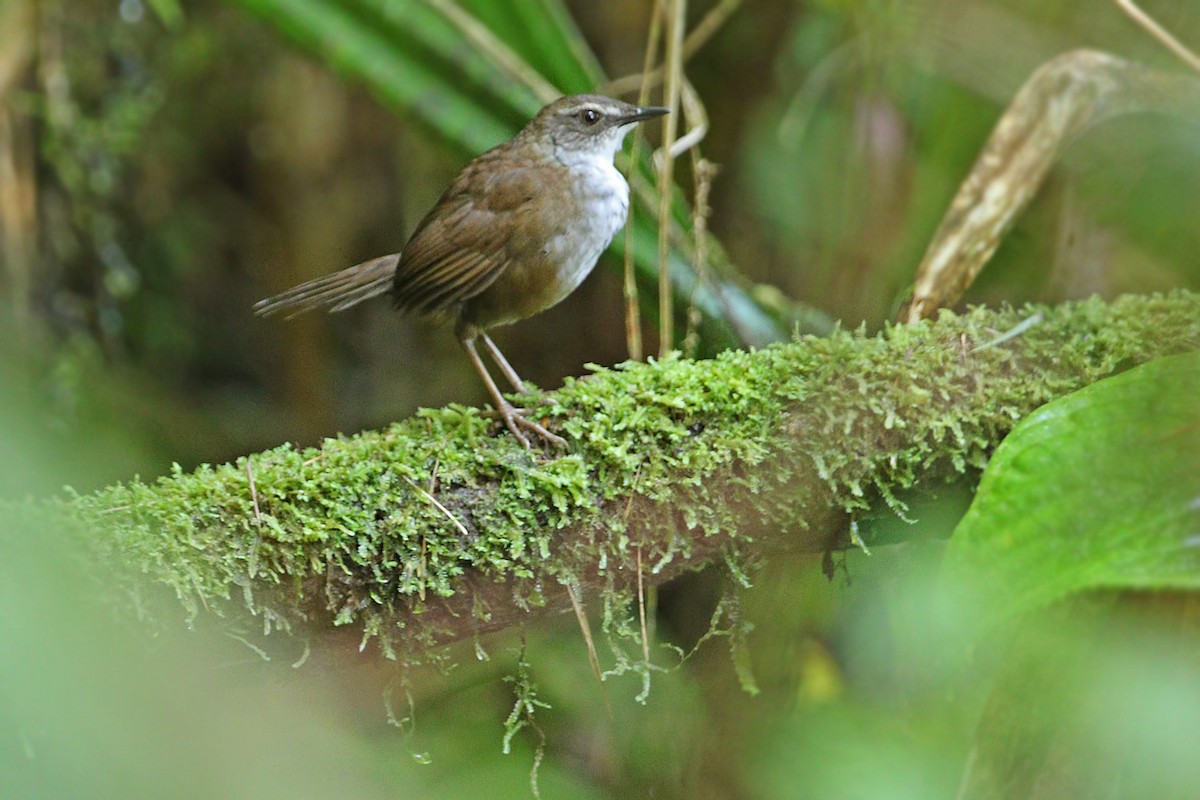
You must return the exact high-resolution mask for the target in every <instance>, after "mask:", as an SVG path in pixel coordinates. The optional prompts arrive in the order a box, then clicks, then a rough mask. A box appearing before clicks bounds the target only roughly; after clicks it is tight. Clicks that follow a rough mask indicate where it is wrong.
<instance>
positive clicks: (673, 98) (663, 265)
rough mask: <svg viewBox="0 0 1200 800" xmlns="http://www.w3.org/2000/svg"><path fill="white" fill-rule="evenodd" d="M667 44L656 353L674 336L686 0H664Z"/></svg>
mask: <svg viewBox="0 0 1200 800" xmlns="http://www.w3.org/2000/svg"><path fill="white" fill-rule="evenodd" d="M667 3H668V4H667V47H666V53H665V55H664V57H665V59H666V66H667V81H666V85H665V86H664V89H663V95H664V96H663V105H665V106H666V107H667V108H669V109H671V113H670V114H668V115H667V117H666V120H665V121H664V122H663V134H662V137H663V140H662V151H663V159H662V164H661V166H660V167H659V170H658V326H659V327H658V355H659V358H665V357H666V356H667V354H668V353H670V352H671V349H672V346H673V344H674V338H675V330H674V328H675V318H674V317H675V314H674V312H675V305H674V298H672V297H671V244H670V220H671V194H672V192H671V190H672V188H674V183H675V180H674V177H675V158H674V156H673V155H672V152H671V148H672V146H673V145H674V143H675V131H676V129H677V125H678V117H679V114H678V111H679V93H680V84H681V83H682V77H683V24H684V18H685V16H686V15H687V0H667Z"/></svg>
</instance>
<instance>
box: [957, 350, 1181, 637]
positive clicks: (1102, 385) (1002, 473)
mask: <svg viewBox="0 0 1200 800" xmlns="http://www.w3.org/2000/svg"><path fill="white" fill-rule="evenodd" d="M1198 397H1200V356H1198V355H1196V354H1188V355H1182V356H1175V357H1171V358H1164V359H1160V360H1158V361H1154V362H1151V363H1149V364H1146V365H1144V366H1141V367H1138V368H1136V369H1131V370H1129V371H1128V372H1126V373H1124V374H1121V375H1118V376H1116V377H1114V378H1109V379H1108V380H1104V381H1100V382H1099V383H1096V384H1094V385H1092V386H1089V387H1087V388H1085V389H1082V390H1080V391H1078V392H1076V393H1074V394H1072V395H1070V396H1068V397H1065V398H1063V399H1061V400H1058V401H1056V402H1053V403H1049V404H1047V405H1046V406H1044V407H1042V408H1041V409H1039V410H1038V411H1036V412H1035V413H1034V414H1032V415H1031V416H1029V417H1028V418H1027V419H1025V420H1024V421H1023V422H1022V423H1021V424H1020V425H1018V426H1017V428H1016V429H1014V430H1013V432H1012V434H1010V435H1009V437H1008V438H1007V439H1006V440H1005V441H1004V443H1003V444H1002V445H1001V446H1000V447H999V449H997V451H996V454H995V456H994V457H993V458H992V461H991V463H990V465H989V466H988V469H987V471H986V472H985V473H984V477H983V480H982V481H981V483H980V485H979V492H978V495H977V497H976V499H975V502H974V503H973V504H972V506H971V508H970V510H969V511H968V512H967V515H966V516H965V517H964V518H963V520H962V522H961V523H960V524H959V526H958V528H957V530H956V531H955V533H954V536H953V537H952V538H951V540H950V546H949V549H948V551H947V554H946V562H945V572H944V575H945V577H946V578H947V579H948V580H950V581H951V582H952V583H953V584H956V585H966V586H976V587H977V588H979V589H980V593H979V595H978V596H979V597H980V598H981V599H982V600H984V601H985V602H986V603H987V606H988V607H987V610H986V612H985V613H984V615H983V616H982V617H981V621H984V622H992V623H995V622H1003V621H1006V620H1008V619H1011V618H1012V617H1014V616H1016V615H1018V614H1020V613H1022V612H1025V611H1029V610H1032V609H1035V608H1038V607H1042V606H1045V605H1048V604H1050V603H1052V602H1054V601H1056V600H1059V599H1062V598H1064V597H1066V596H1068V595H1070V594H1073V593H1075V592H1079V591H1084V590H1088V589H1106V588H1136V589H1171V588H1194V587H1196V586H1198V585H1200V403H1197V398H1198ZM989 627H990V625H987V624H984V625H982V626H980V628H979V631H980V635H986V632H987V629H988V628H989Z"/></svg>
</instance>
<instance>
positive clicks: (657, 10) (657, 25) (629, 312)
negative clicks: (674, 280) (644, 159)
mask: <svg viewBox="0 0 1200 800" xmlns="http://www.w3.org/2000/svg"><path fill="white" fill-rule="evenodd" d="M662 16H663V15H662V6H661V5H659V4H658V3H655V4H654V9H653V11H651V12H650V32H649V35H648V36H647V37H646V54H645V57H644V58H643V60H642V65H643V67H642V74H643V75H644V76H646V75H648V74H649V71H650V65H651V64H653V63H654V61H655V60H656V59H657V58H658V42H659V39H660V38H661V37H662ZM649 101H650V81H649V79H645V80H643V81H642V86H641V88H640V89H639V90H638V99H637V104H638V105H639V106H645V105H646V104H647V103H649ZM642 141H643V139H642V137H641V136H635V137H634V139H633V146H632V147H631V148H630V151H629V155H630V158H629V162H630V165H631V166H630V172H631V173H632V172H634V171H636V170H637V165H638V162H639V161H640V160H641V155H642ZM635 207H636V204H635V203H630V204H629V219H628V220H627V221H626V222H625V287H624V293H625V349H626V350H627V351H628V353H629V359H630V360H631V361H641V360H642V358H643V357H644V355H645V350H644V349H643V346H642V315H641V302H640V299H639V297H638V285H637V272H636V270H635V268H634V263H633V214H634V209H635Z"/></svg>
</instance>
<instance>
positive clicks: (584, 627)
mask: <svg viewBox="0 0 1200 800" xmlns="http://www.w3.org/2000/svg"><path fill="white" fill-rule="evenodd" d="M563 585H564V586H566V587H567V596H568V597H570V598H571V607H572V608H573V609H575V619H577V620H579V630H580V632H581V633H582V634H583V641H584V643H585V644H586V645H587V654H588V663H589V664H591V665H592V674H594V675H595V676H596V682H597V683H598V684H600V694H601V695H603V697H604V708H605V709H606V710H607V711H608V718H609V719H610V720H611V719H612V718H613V712H612V704H611V703H610V702H609V700H608V689H607V688H606V687H605V685H604V674H603V673H602V672H601V671H600V659H599V658H598V657H597V656H596V642H595V640H594V639H592V624H591V623H590V622H588V618H587V612H586V611H584V609H583V603H581V602H580V600H579V594H578V592H577V591H576V589H575V586H574V584H572V583H571V582H570V581H564V583H563Z"/></svg>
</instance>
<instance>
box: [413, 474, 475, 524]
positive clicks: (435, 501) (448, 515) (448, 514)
mask: <svg viewBox="0 0 1200 800" xmlns="http://www.w3.org/2000/svg"><path fill="white" fill-rule="evenodd" d="M400 477H402V478H404V480H405V481H406V482H407V483H408V485H409V486H411V487H412V488H414V489H416V490H417V491H418V492H420V493H421V495H422V496H423V497H424V498H425V499H426V500H428V501H429V502H431V503H433V504H434V505H435V506H437V509H438V510H439V511H441V512H442V513H443V514H445V515H446V518H447V519H449V520H450V521H451V522H453V523H454V524H455V526H456V527H457V528H458V529H459V530H460V531H461V532H462V535H463V536H466V537H470V535H471V532H470V531H468V530H467V526H466V525H463V524H462V523H461V522H459V521H458V517H456V516H454V514H452V513H451V512H450V509H448V508H446V507H445V506H444V505H442V504H441V503H440V502H438V499H437V498H436V497H434V496H433V495H431V494H430V493H429V492H427V491H425V489H424V487H421V486H418V485H417V484H416V483H415V482H414V481H413V480H412V479H411V478H409V477H408V476H407V475H401V476H400Z"/></svg>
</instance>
